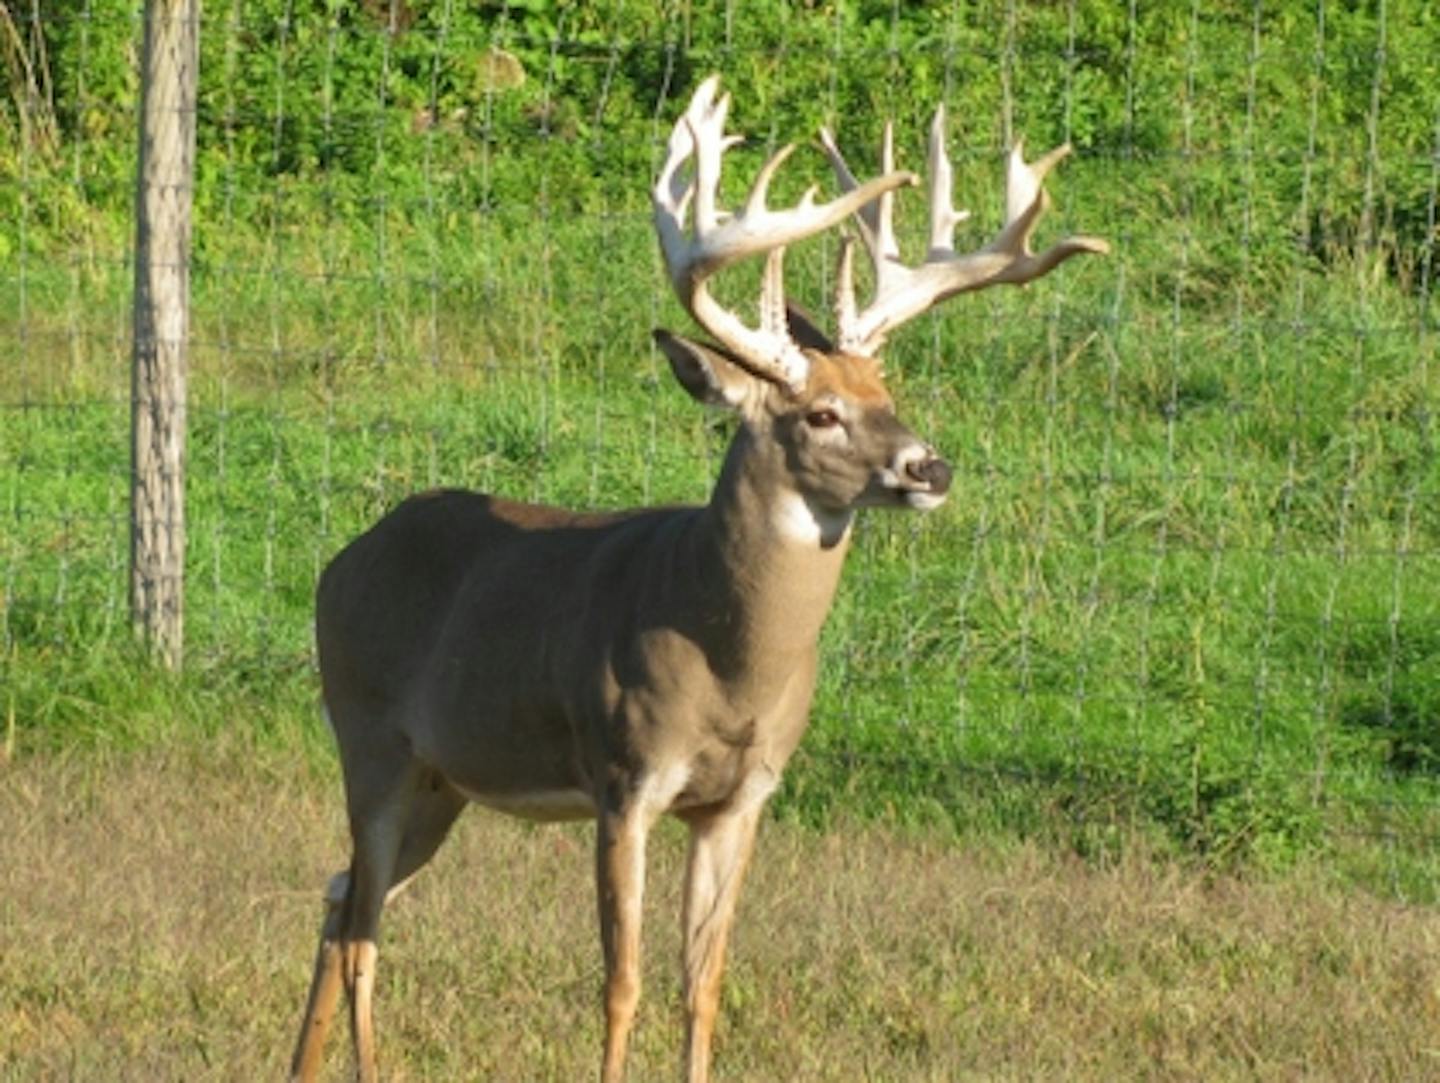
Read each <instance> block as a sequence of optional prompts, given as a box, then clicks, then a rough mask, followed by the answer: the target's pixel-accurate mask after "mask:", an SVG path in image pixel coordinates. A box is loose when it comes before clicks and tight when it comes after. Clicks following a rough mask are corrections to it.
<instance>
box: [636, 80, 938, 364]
mask: <svg viewBox="0 0 1440 1083" xmlns="http://www.w3.org/2000/svg"><path fill="white" fill-rule="evenodd" d="M719 84H720V81H719V77H718V76H711V77H710V78H708V79H706V80H705V81H704V82H703V83H701V84H700V86H699V87H698V88H697V89H696V91H695V94H694V96H693V97H692V98H691V101H690V105H689V107H688V108H687V109H686V111H685V113H684V115H683V116H682V117H681V118H680V119H679V120H678V121H677V122H676V124H675V127H674V129H673V130H672V131H671V133H670V140H669V144H668V148H667V156H666V160H665V164H664V165H663V166H662V167H661V169H660V173H659V176H657V177H656V180H655V186H654V188H653V189H652V192H651V199H652V204H653V208H654V220H655V231H656V233H657V235H658V236H659V239H660V248H661V251H662V253H663V255H664V259H665V266H666V270H667V272H668V273H669V276H670V282H671V285H672V286H673V287H674V289H675V293H676V296H677V297H678V298H679V299H680V302H681V304H683V305H684V306H685V308H686V310H687V311H689V313H690V314H691V316H693V317H694V319H695V321H696V322H697V323H698V324H699V325H700V326H701V327H703V328H704V329H705V330H706V331H707V332H709V333H710V334H711V335H713V336H714V337H715V339H716V340H717V341H718V342H719V343H720V344H721V345H722V346H724V347H726V348H727V349H728V350H729V351H730V352H731V353H732V354H734V355H735V357H736V359H737V360H739V361H740V362H741V363H742V364H743V365H745V366H746V367H747V368H749V369H750V370H751V371H752V372H754V373H755V374H756V375H758V376H761V377H764V378H765V379H768V380H771V381H773V382H775V383H778V384H781V385H782V386H785V387H788V388H790V389H792V390H794V389H798V388H799V387H800V386H802V385H803V384H804V382H805V379H806V377H807V374H808V370H809V364H810V362H809V360H808V359H807V358H806V356H805V353H804V351H803V350H802V349H801V348H800V346H799V345H798V344H797V343H796V342H795V341H794V340H793V339H792V338H791V337H790V333H789V329H788V324H787V322H786V319H785V298H784V288H783V282H782V275H781V269H782V267H783V249H784V248H785V246H786V245H788V244H791V243H793V242H794V241H797V240H800V239H802V238H804V237H808V236H810V235H811V234H814V233H819V232H820V231H822V230H825V229H828V228H829V227H830V226H833V225H835V224H836V223H838V222H840V221H842V220H844V219H845V218H847V217H848V216H849V215H851V214H856V213H859V212H861V211H862V210H863V209H864V208H865V207H866V205H867V204H870V203H872V202H874V201H875V200H877V199H880V198H882V197H883V196H884V195H885V194H886V193H888V192H890V191H891V190H892V189H894V188H897V187H899V186H900V185H902V184H914V183H916V177H915V176H914V175H913V174H911V173H889V174H887V175H885V176H881V177H876V178H874V179H872V180H869V181H866V182H865V183H864V184H858V183H852V187H851V189H850V190H848V191H846V192H845V193H844V194H842V195H841V196H839V197H838V198H836V199H834V200H831V201H830V202H828V203H820V204H817V203H816V202H815V191H816V190H815V188H813V187H812V188H810V189H809V190H808V191H806V193H805V194H804V195H803V196H802V197H801V199H800V202H799V203H798V204H796V205H795V206H794V207H791V208H790V209H788V210H784V211H772V210H770V209H769V208H768V207H767V206H766V196H767V195H768V193H769V189H770V182H771V180H772V179H773V178H774V176H775V173H776V171H777V170H778V169H779V168H780V165H781V163H782V162H784V160H785V159H786V158H787V157H788V156H789V155H790V153H791V151H792V150H793V149H794V148H793V147H792V146H784V147H781V148H780V149H779V150H778V151H777V152H776V153H775V154H773V155H772V156H771V157H770V159H769V160H768V161H767V162H766V163H765V164H764V165H763V166H762V167H761V168H760V171H759V173H758V174H757V175H756V178H755V182H754V184H753V185H752V186H751V189H750V193H749V195H748V196H747V197H746V199H745V203H744V206H743V207H742V209H741V210H740V211H739V212H738V213H735V214H727V213H726V212H724V211H722V210H721V209H720V207H719V205H718V197H717V193H718V189H719V183H720V169H721V158H722V156H723V155H724V153H725V151H726V150H728V149H729V148H730V147H732V146H734V145H735V144H736V143H738V142H740V141H741V138H742V137H741V136H738V135H729V136H727V135H725V119H726V115H727V113H728V111H729V107H730V96H729V95H728V94H723V95H719V96H718V97H717V94H718V91H719ZM692 157H693V158H694V160H695V161H694V172H693V175H692V176H691V177H689V178H687V177H686V176H685V175H684V174H683V173H682V166H683V165H684V163H685V162H686V161H687V160H688V159H690V158H692ZM851 181H852V182H853V181H854V178H853V177H852V178H851ZM692 202H693V207H692V206H691V204H692ZM687 212H690V213H691V214H692V216H693V217H692V225H691V229H690V230H689V232H688V233H687V230H686V226H685V220H686V216H687ZM761 253H767V254H768V256H769V258H768V259H767V262H766V270H765V279H764V287H763V291H762V296H761V318H760V326H759V327H758V328H750V327H747V326H746V325H745V324H744V322H743V321H741V320H740V319H739V318H738V317H737V316H736V315H735V314H734V313H732V312H730V311H728V310H726V309H725V308H724V307H723V306H721V305H720V304H719V303H718V302H717V301H716V300H715V299H714V298H713V297H712V296H711V295H710V292H709V288H708V282H707V280H708V279H709V278H710V277H711V276H712V275H714V274H715V273H717V272H718V271H721V270H723V269H724V268H725V267H728V266H729V265H730V264H732V263H735V262H737V261H739V260H741V259H744V258H746V257H747V256H751V255H758V254H761Z"/></svg>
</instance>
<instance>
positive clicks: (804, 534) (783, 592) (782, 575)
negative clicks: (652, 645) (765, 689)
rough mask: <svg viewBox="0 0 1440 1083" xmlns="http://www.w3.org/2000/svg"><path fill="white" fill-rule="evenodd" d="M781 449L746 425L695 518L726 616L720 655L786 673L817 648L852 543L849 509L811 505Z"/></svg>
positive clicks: (753, 668)
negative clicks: (831, 509) (798, 488)
mask: <svg viewBox="0 0 1440 1083" xmlns="http://www.w3.org/2000/svg"><path fill="white" fill-rule="evenodd" d="M783 454H784V453H783V451H782V450H781V449H780V448H779V447H777V446H776V445H775V444H774V443H773V442H771V441H768V440H764V439H758V438H756V436H755V435H754V434H753V432H751V430H750V429H749V428H748V426H743V425H742V426H741V429H740V431H739V432H738V433H737V435H736V436H735V439H734V440H733V441H732V442H731V445H730V450H729V452H728V453H727V455H726V458H725V465H724V468H723V469H722V471H721V474H720V479H719V481H718V482H717V483H716V486H715V490H714V493H713V495H712V496H711V500H710V504H709V505H708V506H707V507H706V508H705V509H704V510H703V512H702V513H701V515H700V517H699V519H698V520H697V523H696V528H697V529H696V534H695V536H694V540H695V545H696V552H695V558H696V561H697V563H698V565H699V571H700V577H701V579H702V580H703V581H704V582H705V583H706V585H707V592H708V593H710V594H711V595H712V604H713V607H714V609H713V611H714V612H715V613H716V614H723V620H717V621H716V622H715V623H713V624H712V625H711V628H712V630H713V632H714V633H715V638H716V643H715V653H716V655H717V656H718V657H720V658H724V659H726V660H727V661H729V662H731V663H733V665H734V666H735V669H736V671H737V672H740V671H745V672H760V673H764V672H767V671H768V672H774V673H777V675H778V673H780V672H788V671H790V670H793V668H794V667H795V665H796V664H797V661H798V660H799V659H801V658H803V657H808V656H809V654H810V653H811V652H813V650H814V648H815V644H816V641H817V640H818V639H819V636H820V629H821V627H822V625H823V624H824V623H825V617H826V615H827V614H828V613H829V611H830V606H831V604H832V602H833V601H834V598H835V590H836V587H837V586H838V584H839V581H840V572H841V569H842V567H843V566H844V563H845V554H846V551H847V550H848V548H849V545H850V526H851V513H849V512H845V513H841V514H836V513H833V512H832V513H827V512H825V511H823V510H820V509H816V508H812V507H810V506H808V505H807V503H806V502H805V500H804V499H803V498H802V497H800V496H799V495H798V494H797V493H796V492H795V490H794V488H793V485H792V484H791V482H790V475H789V472H788V471H787V470H786V468H785V463H784V461H783Z"/></svg>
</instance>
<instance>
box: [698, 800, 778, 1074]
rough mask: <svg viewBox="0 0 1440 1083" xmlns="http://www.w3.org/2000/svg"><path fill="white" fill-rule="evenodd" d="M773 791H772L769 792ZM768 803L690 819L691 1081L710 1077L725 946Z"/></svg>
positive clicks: (756, 802)
mask: <svg viewBox="0 0 1440 1083" xmlns="http://www.w3.org/2000/svg"><path fill="white" fill-rule="evenodd" d="M767 792H768V791H767ZM762 807H763V799H761V800H754V801H751V802H746V803H744V804H742V805H740V806H739V807H736V808H727V809H725V810H722V811H719V812H716V813H713V814H710V815H707V816H704V817H696V818H692V819H691V820H690V856H689V861H688V864H687V866H686V871H685V911H684V923H685V949H684V950H685V1014H686V1028H687V1032H688V1033H687V1039H686V1046H685V1077H686V1079H687V1080H688V1081H689V1083H706V1081H707V1080H708V1079H709V1078H710V1041H711V1038H712V1037H713V1036H714V1033H715V1014H716V1012H717V1011H718V1010H719V1007H720V977H721V974H722V973H723V971H724V969H725V945H726V942H727V940H728V939H729V935H730V925H731V922H732V920H733V919H734V917H735V903H736V901H737V900H738V899H739V897H740V885H741V882H742V881H743V880H744V878H745V869H746V866H747V864H748V863H749V860H750V853H751V851H752V850H753V849H754V845H755V831H756V828H757V827H758V826H759V823H760V812H761V809H762Z"/></svg>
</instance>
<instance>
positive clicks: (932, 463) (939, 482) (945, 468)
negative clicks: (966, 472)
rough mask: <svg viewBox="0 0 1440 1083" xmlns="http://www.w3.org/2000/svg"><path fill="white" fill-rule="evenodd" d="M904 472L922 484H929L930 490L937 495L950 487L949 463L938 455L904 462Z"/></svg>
mask: <svg viewBox="0 0 1440 1083" xmlns="http://www.w3.org/2000/svg"><path fill="white" fill-rule="evenodd" d="M905 473H906V474H908V475H909V476H910V477H911V478H913V479H914V480H915V481H918V482H920V483H921V484H922V485H926V486H929V488H930V491H931V492H932V493H934V494H936V495H937V496H939V495H940V494H942V493H945V492H948V491H949V489H950V477H951V474H950V464H949V463H947V462H946V461H945V460H944V459H942V458H940V456H938V455H930V456H928V457H927V458H924V459H916V460H915V461H914V462H909V463H906V464H905Z"/></svg>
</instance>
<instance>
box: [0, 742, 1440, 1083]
mask: <svg viewBox="0 0 1440 1083" xmlns="http://www.w3.org/2000/svg"><path fill="white" fill-rule="evenodd" d="M295 741H296V738H295V735H294V734H291V735H289V736H286V737H279V736H272V737H271V738H270V739H266V740H258V741H257V740H254V739H252V738H251V737H249V736H247V735H246V734H244V733H242V732H240V731H232V732H231V733H229V734H228V735H226V736H224V737H221V738H218V739H215V740H212V741H207V742H197V741H194V740H179V741H176V742H174V743H172V744H171V746H170V747H168V748H167V749H165V750H163V751H159V750H152V751H147V752H143V753H128V754H114V753H111V754H96V753H93V752H91V753H85V754H65V753H60V754H46V755H41V756H31V757H25V758H23V759H21V760H19V761H17V762H11V763H8V764H5V765H3V766H0V822H3V823H4V824H5V825H6V829H5V831H3V832H0V1077H3V1078H4V1079H6V1080H15V1081H17V1083H18V1081H30V1080H35V1081H42V1080H54V1079H66V1080H74V1081H77V1083H88V1081H95V1083H100V1081H104V1083H119V1081H129V1080H134V1081H137V1083H138V1081H140V1080H145V1081H147V1083H149V1081H152V1080H167V1079H189V1080H242V1079H244V1080H253V1079H265V1078H279V1077H280V1075H281V1074H282V1073H283V1071H284V1070H285V1065H286V1060H287V1058H288V1055H289V1049H290V1044H291V1041H292V1038H293V1034H292V1031H293V1028H294V1027H296V1026H297V1025H298V1022H297V1021H298V1018H299V1013H300V1010H301V1007H302V1002H303V999H304V995H305V988H306V982H307V981H308V976H309V966H310V962H311V957H312V952H313V949H314V941H313V938H314V936H315V933H316V926H317V922H318V915H319V902H318V896H319V890H320V887H321V885H322V884H323V882H324V879H325V877H326V876H327V875H328V874H329V873H330V872H332V871H333V870H334V869H335V868H336V867H338V866H339V865H341V864H342V863H343V861H344V851H343V825H342V823H341V818H340V815H339V811H338V810H339V801H338V780H337V779H336V777H335V776H334V772H333V771H332V770H330V769H328V768H327V767H324V766H317V762H316V760H315V759H314V757H312V756H310V755H309V754H308V753H307V752H306V750H305V749H304V748H303V747H301V746H299V745H297V744H296V743H295ZM961 841H962V844H961V845H956V840H955V839H954V838H953V837H949V836H947V837H944V838H938V837H933V836H930V835H927V834H926V833H924V832H916V831H909V832H907V831H896V830H886V829H881V828H877V827H875V826H873V825H869V826H867V825H863V824H859V823H855V822H850V823H845V824H837V825H836V826H835V827H834V828H833V829H832V830H831V831H829V832H827V833H825V834H817V833H815V832H813V831H811V830H808V829H805V828H802V827H798V826H795V825H793V824H785V823H778V824H777V823H772V824H769V825H767V827H766V828H765V830H764V832H763V833H762V839H761V843H760V851H759V854H758V857H757V861H756V863H755V868H754V871H753V872H752V874H751V879H750V882H749V885H748V889H747V893H746V897H745V898H744V900H743V901H742V906H741V913H740V919H739V926H738V930H737V934H736V938H735V942H734V946H733V949H732V964H731V968H730V972H729V975H728V981H727V987H726V992H725V998H724V1009H723V1022H722V1025H721V1032H720V1038H719V1047H718V1057H717V1071H718V1072H719V1077H720V1078H722V1079H726V1080H734V1081H737V1083H738V1081H741V1080H752V1081H756V1083H760V1081H765V1083H771V1081H773V1080H776V1079H787V1078H788V1079H804V1080H807V1081H808V1080H816V1081H823V1080H835V1081H840V1080H845V1081H854V1080H874V1081H877V1083H881V1081H883V1083H907V1081H917V1083H918V1081H927V1083H942V1081H943V1083H953V1081H958V1080H968V1079H976V1080H980V1079H984V1080H1024V1079H1059V1078H1064V1079H1074V1080H1096V1081H1100V1080H1107V1081H1108V1080H1114V1079H1153V1080H1189V1079H1194V1080H1199V1079H1204V1080H1241V1079H1244V1080H1277V1081H1278V1080H1293V1079H1305V1080H1334V1081H1337V1083H1338V1081H1346V1083H1349V1081H1353V1080H1377V1081H1378V1080H1396V1081H1402V1080H1403V1081H1406V1083H1414V1081H1419V1080H1425V1079H1440V1043H1437V1038H1436V1035H1437V1034H1440V973H1437V969H1436V959H1437V958H1440V928H1437V925H1436V922H1435V917H1434V913H1433V911H1432V910H1430V909H1427V908H1413V907H1409V906H1405V905H1401V904H1397V903H1394V902H1387V901H1381V900H1377V899H1376V898H1374V897H1371V896H1368V895H1365V894H1362V893H1357V892H1355V891H1354V890H1353V889H1351V890H1340V889H1338V888H1337V887H1336V886H1335V883H1334V880H1333V877H1332V875H1331V874H1330V873H1329V872H1328V871H1326V870H1325V869H1323V867H1322V866H1320V865H1319V864H1314V865H1307V866H1305V867H1303V868H1300V869H1296V870H1292V872H1291V873H1290V874H1289V875H1287V876H1286V877H1284V878H1283V879H1280V880H1274V879H1270V878H1266V877H1264V876H1261V875H1257V874H1251V875H1246V876H1233V875H1214V874H1212V875H1205V874H1203V873H1199V872H1197V871H1196V870H1195V869H1194V868H1193V867H1191V868H1188V869H1187V868H1182V867H1180V866H1177V865H1175V864H1172V863H1170V862H1167V861H1165V860H1164V859H1152V857H1151V856H1149V855H1144V854H1142V853H1140V852H1138V851H1134V850H1132V851H1131V852H1130V854H1129V856H1128V857H1127V858H1126V859H1123V860H1120V861H1117V862H1101V863H1086V862H1082V861H1079V860H1076V859H1074V858H1073V857H1068V856H1065V855H1063V854H1059V853H1056V852H1055V851H1053V850H1051V849H1047V848H1043V847H1036V846H1032V845H1024V844H1014V843H1011V844H1001V843H997V842H996V840H995V839H994V838H993V836H992V837H988V838H984V839H974V838H971V839H966V840H961ZM590 844H591V842H590V832H589V830H588V829H585V828H579V827H577V828H551V827H545V828H536V827H531V826H525V825H519V824H516V823H515V822H513V821H509V820H505V819H503V818H500V817H496V816H493V815H487V814H484V813H472V814H470V815H469V816H467V817H466V818H464V819H462V821H461V823H460V825H459V827H458V828H457V830H456V834H455V837H454V838H453V839H452V840H451V841H450V843H449V844H448V846H447V848H446V849H445V850H442V852H441V854H440V856H439V857H438V858H437V859H436V861H435V863H434V865H433V866H432V867H431V868H430V869H429V870H427V872H426V873H425V874H424V876H422V878H421V879H420V880H419V881H418V882H417V884H416V885H415V886H414V888H413V889H412V890H411V891H410V892H409V893H407V895H406V896H405V897H403V899H402V900H401V901H399V902H397V903H396V905H395V906H394V907H393V908H392V909H391V910H390V911H389V912H388V917H387V927H386V939H385V943H384V947H383V950H382V955H381V968H380V979H379V992H378V1007H377V1012H378V1015H377V1019H378V1025H379V1027H380V1036H381V1055H382V1062H383V1067H384V1069H385V1071H386V1074H387V1078H392V1079H396V1080H407V1079H409V1080H421V1079H470V1080H492V1081H514V1083H535V1081H540V1080H557V1081H558V1080H575V1079H582V1078H588V1077H589V1076H590V1075H591V1074H592V1072H593V1071H594V1070H595V1065H596V1062H597V1059H598V1054H597V1050H598V1048H599V1041H600V1018H599V1014H600V1013H599V1010H598V1004H599V996H598V988H599V978H600V961H599V948H598V945H597V943H596V939H597V938H596V934H595V931H594V927H593V921H592V911H593V890H592V887H591V884H590V870H591V867H592V859H591V856H590ZM682 844H683V838H682V835H681V832H680V831H679V830H678V829H675V830H670V829H666V830H661V831H659V832H657V837H656V840H655V843H654V848H653V852H652V859H651V879H650V892H649V895H648V898H647V922H648V929H647V948H648V951H647V956H646V970H645V973H646V982H647V996H646V998H645V1000H644V1001H643V1002H642V1007H641V1016H640V1022H639V1026H638V1030H637V1036H636V1047H635V1054H634V1063H633V1069H634V1076H633V1078H635V1079H636V1080H637V1081H646V1080H655V1079H666V1078H672V1077H673V1071H674V1065H675V1064H676V1062H677V1060H678V1051H679V1040H680V1025H681V1021H680V1015H679V1010H678V1006H677V984H678V967H677V965H676V959H677V958H678V951H679V943H678V912H679V910H678V906H679V904H678V880H679V873H680V862H681V859H682V857H683V845H682ZM79 915H83V918H81V917H79ZM343 1037H344V1034H343V1027H341V1028H340V1030H339V1032H338V1039H339V1040H337V1039H334V1038H332V1047H331V1058H330V1060H331V1066H332V1069H333V1076H332V1077H333V1078H337V1079H338V1078H342V1069H344V1067H345V1066H346V1064H347V1063H348V1061H347V1052H346V1050H345V1049H344V1046H343Z"/></svg>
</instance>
